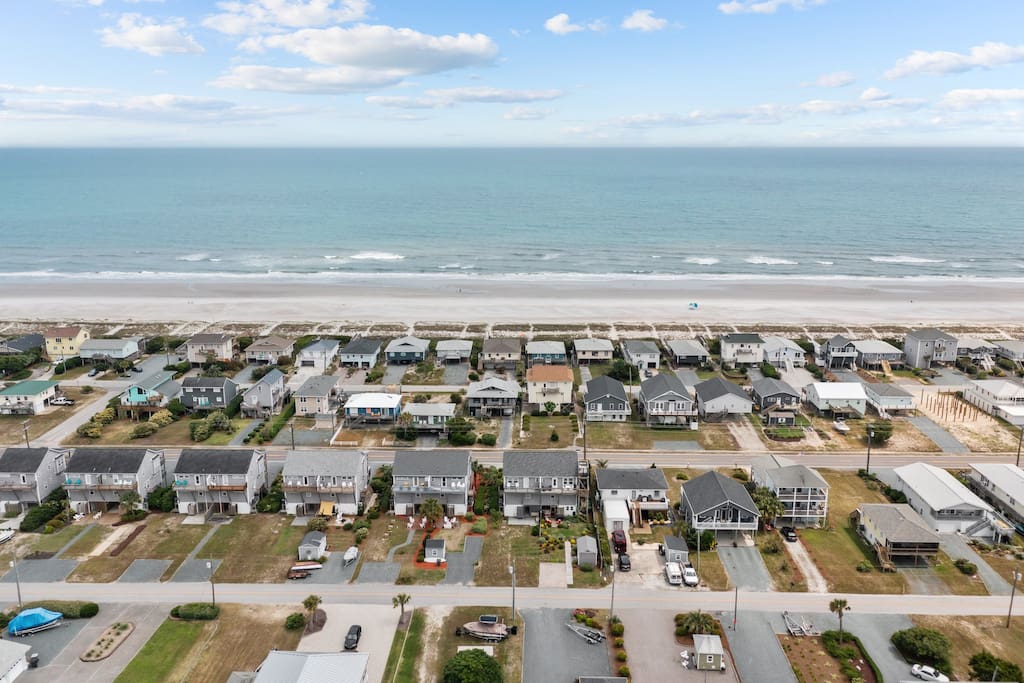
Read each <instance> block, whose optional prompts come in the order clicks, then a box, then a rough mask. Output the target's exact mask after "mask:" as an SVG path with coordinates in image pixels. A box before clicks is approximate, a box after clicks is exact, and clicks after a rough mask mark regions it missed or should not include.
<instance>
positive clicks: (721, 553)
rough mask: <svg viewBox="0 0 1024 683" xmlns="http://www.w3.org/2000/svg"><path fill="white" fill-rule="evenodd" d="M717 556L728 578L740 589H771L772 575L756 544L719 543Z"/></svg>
mask: <svg viewBox="0 0 1024 683" xmlns="http://www.w3.org/2000/svg"><path fill="white" fill-rule="evenodd" d="M718 557H719V559H720V560H722V564H723V565H724V566H725V571H726V573H727V574H728V575H729V580H730V581H732V584H733V585H734V586H738V587H739V589H740V590H744V591H761V592H763V591H770V590H771V589H772V577H771V576H770V575H769V574H768V569H767V568H765V566H764V560H762V559H761V553H760V552H758V550H757V547H756V546H752V545H750V546H740V547H738V548H733V547H732V546H731V545H726V544H720V545H719V546H718Z"/></svg>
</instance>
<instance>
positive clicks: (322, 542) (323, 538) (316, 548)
mask: <svg viewBox="0 0 1024 683" xmlns="http://www.w3.org/2000/svg"><path fill="white" fill-rule="evenodd" d="M326 554H327V535H326V534H324V532H322V531H310V532H308V533H306V535H305V536H303V537H302V542H301V543H299V560H302V561H314V562H315V561H317V560H319V559H320V558H321V557H323V556H324V555H326Z"/></svg>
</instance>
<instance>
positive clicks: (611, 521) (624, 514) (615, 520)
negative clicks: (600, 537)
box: [604, 500, 629, 531]
mask: <svg viewBox="0 0 1024 683" xmlns="http://www.w3.org/2000/svg"><path fill="white" fill-rule="evenodd" d="M604 527H605V529H607V530H608V531H615V530H616V529H622V530H623V531H625V530H627V529H629V508H628V507H626V501H624V500H606V501H604Z"/></svg>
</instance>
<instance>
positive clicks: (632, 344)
mask: <svg viewBox="0 0 1024 683" xmlns="http://www.w3.org/2000/svg"><path fill="white" fill-rule="evenodd" d="M622 348H624V349H626V350H627V351H628V352H629V354H630V355H634V354H640V353H645V354H646V353H653V354H655V355H657V356H660V355H661V349H660V348H658V345H657V344H656V343H655V342H652V341H650V340H647V339H627V340H626V341H624V342H622Z"/></svg>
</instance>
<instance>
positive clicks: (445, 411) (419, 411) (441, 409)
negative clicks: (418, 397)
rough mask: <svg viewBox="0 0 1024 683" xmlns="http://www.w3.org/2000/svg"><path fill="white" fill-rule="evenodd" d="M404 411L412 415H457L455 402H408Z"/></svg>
mask: <svg viewBox="0 0 1024 683" xmlns="http://www.w3.org/2000/svg"><path fill="white" fill-rule="evenodd" d="M403 412H406V413H409V414H410V415H412V416H414V417H415V416H427V415H440V416H442V417H453V416H454V415H455V404H454V403H407V404H406V405H405V408H404V409H403Z"/></svg>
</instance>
